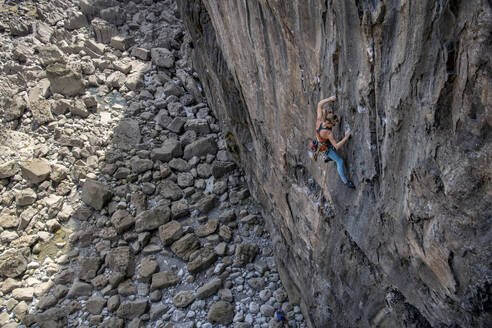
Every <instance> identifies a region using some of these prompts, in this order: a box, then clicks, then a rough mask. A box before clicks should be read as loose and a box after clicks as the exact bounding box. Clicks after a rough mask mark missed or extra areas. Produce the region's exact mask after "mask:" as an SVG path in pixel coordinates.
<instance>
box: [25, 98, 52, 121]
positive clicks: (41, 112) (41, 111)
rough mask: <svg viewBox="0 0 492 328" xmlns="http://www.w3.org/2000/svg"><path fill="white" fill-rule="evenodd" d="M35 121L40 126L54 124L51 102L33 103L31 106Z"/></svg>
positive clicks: (40, 100)
mask: <svg viewBox="0 0 492 328" xmlns="http://www.w3.org/2000/svg"><path fill="white" fill-rule="evenodd" d="M29 109H30V110H31V113H32V116H33V118H34V120H36V122H37V123H38V124H39V125H43V124H46V123H49V122H53V121H54V120H55V118H54V117H53V114H52V112H51V101H49V100H44V99H39V100H38V101H35V102H32V103H31V104H30V106H29Z"/></svg>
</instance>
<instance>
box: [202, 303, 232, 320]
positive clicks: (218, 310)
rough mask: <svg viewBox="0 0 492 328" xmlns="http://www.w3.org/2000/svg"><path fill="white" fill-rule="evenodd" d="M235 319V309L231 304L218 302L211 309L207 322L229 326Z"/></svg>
mask: <svg viewBox="0 0 492 328" xmlns="http://www.w3.org/2000/svg"><path fill="white" fill-rule="evenodd" d="M233 318H234V307H233V306H232V304H231V303H229V302H224V301H218V302H216V303H214V304H212V306H211V307H210V309H209V310H208V314H207V320H208V321H210V322H212V323H218V324H222V325H228V324H230V323H232V319H233Z"/></svg>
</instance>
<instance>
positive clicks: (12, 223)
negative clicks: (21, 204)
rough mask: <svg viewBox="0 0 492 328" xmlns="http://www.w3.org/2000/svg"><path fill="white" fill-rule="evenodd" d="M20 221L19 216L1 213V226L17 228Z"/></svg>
mask: <svg viewBox="0 0 492 328" xmlns="http://www.w3.org/2000/svg"><path fill="white" fill-rule="evenodd" d="M19 223H20V219H19V218H18V217H17V216H14V215H8V214H0V227H2V228H4V229H11V228H17V227H18V226H19Z"/></svg>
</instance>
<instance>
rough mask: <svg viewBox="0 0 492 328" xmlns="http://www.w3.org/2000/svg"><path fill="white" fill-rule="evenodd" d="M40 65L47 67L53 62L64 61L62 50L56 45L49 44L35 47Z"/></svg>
mask: <svg viewBox="0 0 492 328" xmlns="http://www.w3.org/2000/svg"><path fill="white" fill-rule="evenodd" d="M36 49H37V51H38V58H39V60H40V61H41V65H43V66H44V67H47V66H49V65H51V64H55V63H64V62H65V60H64V58H63V52H62V51H61V50H60V48H58V47H57V46H56V45H53V44H50V45H47V46H40V47H37V48H36Z"/></svg>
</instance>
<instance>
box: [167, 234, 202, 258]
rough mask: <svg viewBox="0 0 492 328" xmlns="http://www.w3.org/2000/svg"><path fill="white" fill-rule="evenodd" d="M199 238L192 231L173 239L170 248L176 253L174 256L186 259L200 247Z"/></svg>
mask: <svg viewBox="0 0 492 328" xmlns="http://www.w3.org/2000/svg"><path fill="white" fill-rule="evenodd" d="M200 247H201V243H200V240H199V239H198V238H197V237H196V236H195V234H193V233H189V234H186V235H184V236H183V237H181V238H180V239H178V240H177V241H175V242H174V243H173V244H172V245H171V250H172V251H173V252H174V254H176V256H178V257H180V258H182V259H183V260H185V261H188V259H189V257H190V255H191V254H192V253H193V252H194V251H196V250H198V249H200Z"/></svg>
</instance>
